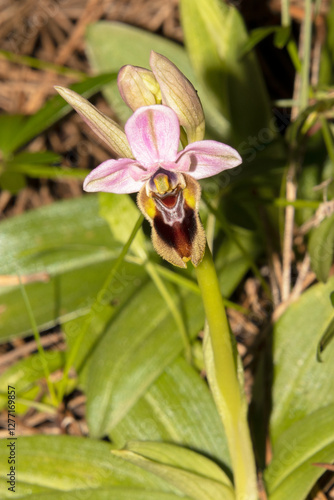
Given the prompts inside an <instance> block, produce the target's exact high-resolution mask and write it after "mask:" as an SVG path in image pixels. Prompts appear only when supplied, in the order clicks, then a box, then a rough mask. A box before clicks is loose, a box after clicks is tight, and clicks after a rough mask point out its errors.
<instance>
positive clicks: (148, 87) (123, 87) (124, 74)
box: [117, 65, 161, 111]
mask: <svg viewBox="0 0 334 500" xmlns="http://www.w3.org/2000/svg"><path fill="white" fill-rule="evenodd" d="M117 85H118V89H119V92H120V94H121V96H122V99H123V101H124V102H125V103H126V104H127V105H128V106H129V108H131V109H132V111H136V109H138V108H140V107H141V106H150V105H152V104H160V103H161V92H160V87H159V84H158V82H157V80H156V79H155V76H154V75H153V73H152V71H150V70H148V69H145V68H139V67H137V66H131V65H127V66H123V67H122V68H121V69H120V70H119V73H118V78H117Z"/></svg>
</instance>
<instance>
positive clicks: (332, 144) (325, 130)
mask: <svg viewBox="0 0 334 500" xmlns="http://www.w3.org/2000/svg"><path fill="white" fill-rule="evenodd" d="M320 123H321V131H322V136H323V138H324V141H325V144H326V149H327V153H328V156H329V158H330V160H331V162H332V167H333V168H334V141H333V135H332V132H331V129H330V127H329V124H328V121H327V120H326V118H324V117H323V116H321V117H320Z"/></svg>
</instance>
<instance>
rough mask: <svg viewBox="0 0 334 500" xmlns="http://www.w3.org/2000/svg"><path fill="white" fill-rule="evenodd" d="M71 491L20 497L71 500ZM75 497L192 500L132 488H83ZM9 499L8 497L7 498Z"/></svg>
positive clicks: (97, 499) (98, 499) (100, 499)
mask: <svg viewBox="0 0 334 500" xmlns="http://www.w3.org/2000/svg"><path fill="white" fill-rule="evenodd" d="M73 494H74V493H73V491H69V492H66V493H61V492H59V491H57V492H56V493H54V492H48V493H46V494H45V493H38V494H37V495H27V496H24V497H21V496H20V498H22V499H23V500H53V499H54V500H73ZM75 495H76V496H79V495H82V496H84V498H85V500H110V499H117V500H179V499H180V498H181V499H182V500H193V499H192V498H190V497H185V496H183V495H182V497H180V496H179V495H174V494H172V493H161V492H159V491H156V490H154V491H148V490H144V491H143V490H139V489H134V488H124V487H122V486H111V487H109V488H108V489H100V488H90V489H87V488H85V489H84V490H79V491H77V492H76V493H75ZM9 498H10V497H9Z"/></svg>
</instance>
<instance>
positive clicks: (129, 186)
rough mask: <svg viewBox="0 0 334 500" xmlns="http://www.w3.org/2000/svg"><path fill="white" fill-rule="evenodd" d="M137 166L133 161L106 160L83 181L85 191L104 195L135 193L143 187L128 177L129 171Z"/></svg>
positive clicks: (125, 159)
mask: <svg viewBox="0 0 334 500" xmlns="http://www.w3.org/2000/svg"><path fill="white" fill-rule="evenodd" d="M134 166H138V163H137V162H136V161H135V160H130V159H129V158H120V159H119V160H107V161H105V162H103V163H101V165H99V166H98V167H96V168H94V170H92V171H91V173H90V174H88V175H87V177H86V179H85V180H84V184H83V188H84V190H85V191H89V192H96V191H103V192H105V193H117V194H123V193H136V192H137V191H139V190H140V188H141V187H142V185H143V181H138V180H135V179H133V178H132V176H131V175H130V169H132V168H133V167H134Z"/></svg>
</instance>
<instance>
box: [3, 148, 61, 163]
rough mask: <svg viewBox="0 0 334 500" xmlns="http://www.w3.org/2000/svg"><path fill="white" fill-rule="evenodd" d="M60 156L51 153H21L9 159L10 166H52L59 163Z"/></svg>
mask: <svg viewBox="0 0 334 500" xmlns="http://www.w3.org/2000/svg"><path fill="white" fill-rule="evenodd" d="M60 160H61V156H60V155H58V154H56V153H53V152H52V151H34V152H30V151H22V152H21V153H18V154H16V155H15V156H14V157H13V158H12V159H11V164H16V163H19V164H22V163H23V164H33V165H38V164H40V163H41V164H52V163H59V162H60Z"/></svg>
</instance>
